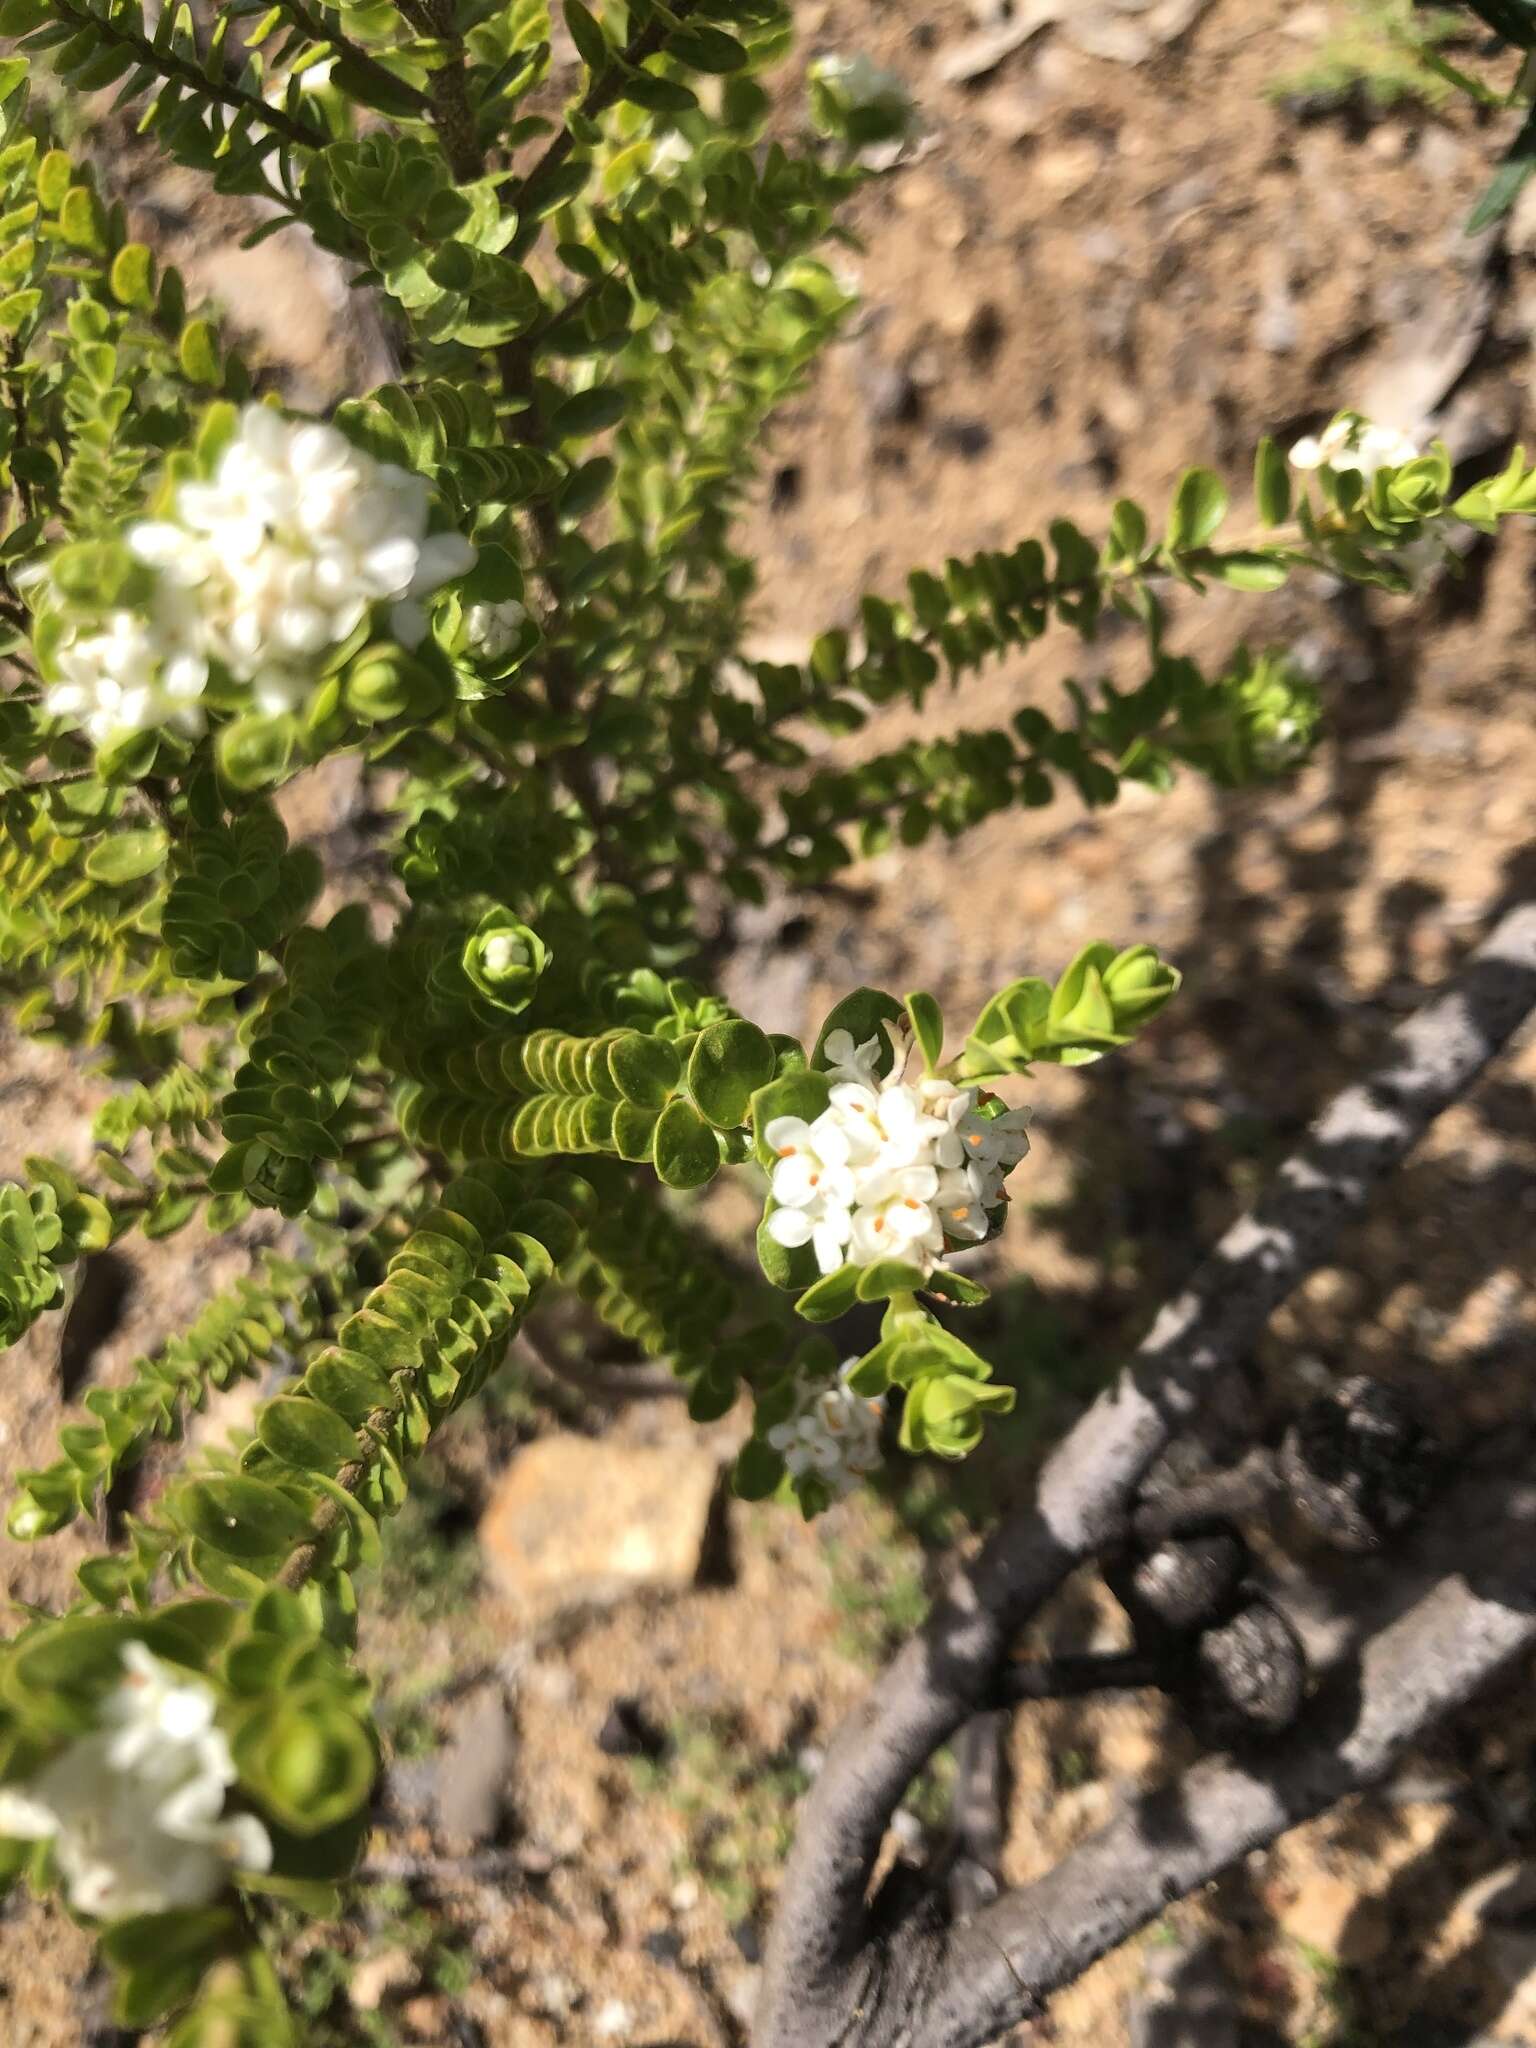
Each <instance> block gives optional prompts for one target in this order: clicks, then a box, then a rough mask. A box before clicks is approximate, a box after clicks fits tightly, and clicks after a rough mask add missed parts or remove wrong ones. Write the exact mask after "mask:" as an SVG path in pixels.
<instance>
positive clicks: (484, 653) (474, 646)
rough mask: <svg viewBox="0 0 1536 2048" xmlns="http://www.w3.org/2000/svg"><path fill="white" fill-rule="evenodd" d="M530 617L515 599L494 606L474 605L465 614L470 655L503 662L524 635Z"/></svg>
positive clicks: (506, 598)
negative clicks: (525, 625) (524, 627)
mask: <svg viewBox="0 0 1536 2048" xmlns="http://www.w3.org/2000/svg"><path fill="white" fill-rule="evenodd" d="M527 616H528V614H527V612H526V611H525V610H524V608H523V607H522V605H520V604H519V603H518V601H517V599H516V598H515V597H504V598H502V599H500V600H499V601H498V602H497V603H494V604H472V605H471V606H470V607H469V610H468V611H467V612H465V614H464V638H465V640H466V641H467V642H468V644H469V651H470V653H471V654H478V655H479V657H480V659H481V660H482V661H500V660H502V659H503V657H504V656H506V655H508V654H510V653H511V652H512V650H513V648H514V647H515V646H516V645H517V643H518V639H519V637H520V636H521V634H522V630H523V621H524V620H525V619H526V618H527Z"/></svg>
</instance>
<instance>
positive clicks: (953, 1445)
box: [901, 1372, 1014, 1458]
mask: <svg viewBox="0 0 1536 2048" xmlns="http://www.w3.org/2000/svg"><path fill="white" fill-rule="evenodd" d="M1013 1403H1014V1390H1013V1388H1012V1387H993V1386H988V1385H987V1384H986V1382H985V1381H982V1380H977V1379H972V1378H971V1377H970V1376H969V1375H968V1374H965V1373H946V1372H936V1373H932V1374H930V1375H928V1376H927V1377H926V1378H924V1379H920V1380H919V1381H917V1383H916V1384H915V1385H914V1386H911V1387H909V1388H908V1389H907V1399H906V1406H905V1408H904V1409H903V1410H902V1417H901V1444H902V1449H903V1450H907V1451H913V1452H922V1451H932V1452H933V1454H934V1456H935V1457H938V1458H964V1457H967V1456H969V1454H970V1453H971V1452H972V1451H973V1450H975V1448H976V1446H977V1444H979V1443H980V1441H981V1432H982V1426H983V1424H984V1422H985V1420H986V1412H987V1410H988V1409H989V1408H990V1409H994V1410H996V1411H997V1412H998V1413H999V1414H1003V1415H1006V1414H1007V1413H1008V1411H1009V1409H1011V1408H1012V1406H1013Z"/></svg>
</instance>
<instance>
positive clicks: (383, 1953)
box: [347, 1948, 416, 2012]
mask: <svg viewBox="0 0 1536 2048" xmlns="http://www.w3.org/2000/svg"><path fill="white" fill-rule="evenodd" d="M415 1982H416V1965H415V1964H414V1963H413V1962H412V1961H411V1958H410V1957H409V1956H408V1955H407V1954H406V1952H405V1950H404V1949H403V1948H386V1949H381V1950H380V1952H379V1953H378V1955H376V1956H364V1958H363V1960H362V1961H361V1962H360V1963H359V1964H358V1966H357V1968H356V1969H355V1970H354V1971H353V1972H352V1981H351V1983H350V1984H349V1985H348V1986H347V1996H348V1998H349V1999H350V2000H351V2001H352V2004H353V2007H354V2008H355V2010H356V2011H358V2012H377V2011H378V2009H379V2007H380V2006H381V2005H382V2004H383V2003H384V2001H385V1999H386V1998H387V1997H388V1996H389V1994H390V1993H391V1992H392V1991H403V1990H404V1989H405V1987H406V1985H408V1984H414V1983H415Z"/></svg>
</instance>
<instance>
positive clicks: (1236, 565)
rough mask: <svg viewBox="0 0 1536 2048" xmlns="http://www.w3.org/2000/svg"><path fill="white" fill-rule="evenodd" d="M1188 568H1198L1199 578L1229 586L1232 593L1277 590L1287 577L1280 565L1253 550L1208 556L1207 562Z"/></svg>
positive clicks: (1241, 549) (1269, 556) (1283, 567)
mask: <svg viewBox="0 0 1536 2048" xmlns="http://www.w3.org/2000/svg"><path fill="white" fill-rule="evenodd" d="M1192 566H1198V568H1199V570H1200V572H1201V573H1202V574H1208V575H1211V576H1214V577H1215V578H1216V579H1217V581H1218V582H1221V583H1229V584H1230V585H1231V586H1232V588H1233V589H1234V590H1279V589H1280V588H1281V587H1282V586H1283V585H1284V584H1285V582H1286V580H1287V579H1288V577H1289V576H1290V573H1291V572H1290V570H1289V569H1288V568H1287V567H1286V565H1285V563H1284V562H1280V561H1277V560H1276V559H1275V557H1274V556H1273V555H1266V554H1263V553H1262V552H1261V551H1260V550H1259V549H1257V548H1240V549H1237V550H1236V551H1235V552H1234V553H1232V554H1230V555H1223V554H1212V555H1211V556H1210V558H1209V560H1201V561H1199V562H1198V564H1192Z"/></svg>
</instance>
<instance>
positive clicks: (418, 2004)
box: [400, 1997, 478, 2048]
mask: <svg viewBox="0 0 1536 2048" xmlns="http://www.w3.org/2000/svg"><path fill="white" fill-rule="evenodd" d="M400 2017H401V2019H402V2020H403V2021H404V2023H405V2025H406V2026H408V2027H409V2028H410V2030H411V2032H412V2033H413V2034H414V2035H416V2037H417V2039H418V2040H421V2041H430V2042H432V2044H433V2048H437V2044H438V2043H447V2042H449V2041H452V2040H453V2039H454V2038H455V2032H451V2031H450V2028H452V2029H454V2030H455V2031H456V2032H457V2035H458V2038H459V2039H460V2040H465V2039H470V2040H472V2039H474V2038H475V2036H474V2035H468V2036H466V2035H465V2034H464V2033H463V2026H464V2021H463V2018H462V2016H459V2017H458V2018H457V2019H455V2016H454V2015H453V2014H452V2012H451V2011H450V2009H449V2005H448V2001H447V1999H446V1998H442V1997H423V1998H408V1999H407V2000H406V2001H405V2003H404V2005H402V2006H401V2008H400ZM468 2024H469V2025H470V2026H473V2025H474V2022H473V2021H472V2020H471V2021H470V2022H469V2023H468ZM477 2031H478V2030H477Z"/></svg>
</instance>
